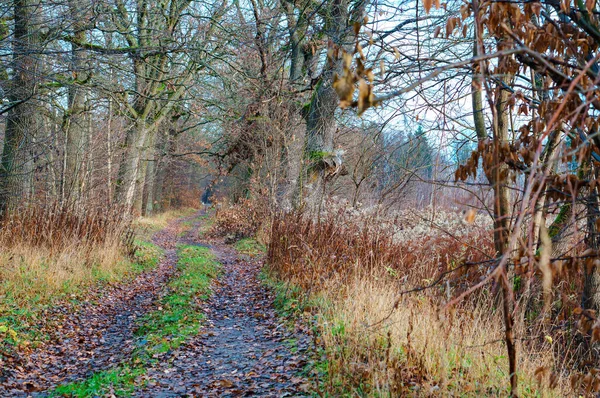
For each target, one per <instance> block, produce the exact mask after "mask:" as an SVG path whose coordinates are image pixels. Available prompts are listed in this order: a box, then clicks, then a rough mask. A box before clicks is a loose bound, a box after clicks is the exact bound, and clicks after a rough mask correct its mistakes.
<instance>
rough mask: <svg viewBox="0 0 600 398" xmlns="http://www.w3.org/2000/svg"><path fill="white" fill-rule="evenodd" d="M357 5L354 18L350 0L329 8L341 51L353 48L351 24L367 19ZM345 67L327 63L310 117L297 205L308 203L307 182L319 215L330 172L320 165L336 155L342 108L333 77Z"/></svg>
mask: <svg viewBox="0 0 600 398" xmlns="http://www.w3.org/2000/svg"><path fill="white" fill-rule="evenodd" d="M353 5H354V8H353V10H352V16H350V11H349V6H350V4H349V2H348V1H347V0H336V1H333V2H332V3H331V6H330V9H329V14H328V15H329V16H328V18H327V20H326V26H325V30H326V32H327V34H328V36H329V38H330V40H331V41H332V42H333V43H334V44H335V45H337V46H339V47H341V48H344V47H348V46H349V45H351V43H350V41H351V40H350V38H351V35H352V34H353V32H352V29H351V28H350V26H349V22H352V21H359V20H361V19H362V17H363V13H364V6H365V2H364V1H359V2H357V3H355V4H353ZM350 17H351V18H350ZM350 19H352V21H350ZM346 50H348V51H350V50H351V49H350V48H346ZM341 68H342V60H341V59H328V60H327V63H326V65H325V67H324V68H323V72H322V74H321V77H320V79H319V84H318V86H317V89H316V92H315V93H314V95H313V98H312V101H311V103H310V105H309V106H310V109H309V110H308V112H307V116H306V136H305V144H304V163H303V167H302V168H301V169H302V170H301V175H300V178H299V179H298V181H299V183H298V189H297V193H296V195H295V200H294V205H295V207H303V205H304V203H305V202H304V195H305V192H304V188H305V183H306V182H308V183H309V184H310V190H309V192H308V198H307V200H306V204H307V205H308V208H309V209H310V210H311V211H313V212H315V211H316V212H319V208H320V206H321V203H322V201H323V198H324V195H325V176H326V173H327V170H326V169H324V168H323V167H319V166H320V165H319V164H317V163H320V161H321V160H322V158H323V156H324V155H325V156H327V155H331V154H332V152H333V140H334V135H335V131H336V127H337V124H336V120H335V111H336V110H337V108H338V103H339V98H338V96H337V93H336V92H335V90H334V88H333V85H332V84H333V74H334V73H336V72H337V73H340V74H341Z"/></svg>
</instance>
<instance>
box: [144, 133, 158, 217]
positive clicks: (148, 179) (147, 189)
mask: <svg viewBox="0 0 600 398" xmlns="http://www.w3.org/2000/svg"><path fill="white" fill-rule="evenodd" d="M155 141H156V133H155V134H150V137H149V142H148V150H147V151H146V156H145V158H146V159H145V163H146V175H145V178H144V192H143V195H142V200H143V203H142V215H144V216H149V215H151V214H152V212H153V209H154V185H155V182H156V152H157V151H156V142H155Z"/></svg>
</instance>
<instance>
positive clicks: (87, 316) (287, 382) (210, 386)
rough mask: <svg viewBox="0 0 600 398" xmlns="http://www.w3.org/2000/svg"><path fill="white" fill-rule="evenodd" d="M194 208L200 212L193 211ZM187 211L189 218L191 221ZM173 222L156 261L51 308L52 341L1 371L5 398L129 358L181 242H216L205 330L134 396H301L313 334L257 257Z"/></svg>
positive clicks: (151, 373)
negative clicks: (276, 300)
mask: <svg viewBox="0 0 600 398" xmlns="http://www.w3.org/2000/svg"><path fill="white" fill-rule="evenodd" d="M197 216H198V215H196V216H195V217H194V218H197ZM191 219H193V218H189V219H187V220H191ZM182 221H184V220H178V221H177V222H174V223H172V224H171V225H169V227H167V228H166V229H165V230H163V231H161V232H159V233H158V234H156V235H155V237H154V238H153V240H154V242H155V243H156V244H158V245H159V246H161V247H163V248H164V249H165V253H166V255H165V258H164V259H163V261H162V262H161V263H160V264H159V266H158V267H156V268H155V269H153V270H151V271H148V272H145V273H143V274H141V275H139V276H138V277H137V278H135V279H134V280H133V281H130V282H128V283H123V284H118V285H116V286H112V287H109V288H105V289H104V290H99V291H96V292H92V294H91V298H90V299H88V300H87V301H86V302H85V303H84V304H83V305H82V306H80V307H78V309H77V310H76V311H74V309H73V308H69V307H67V306H65V307H62V308H56V309H54V310H53V311H52V313H49V314H47V315H48V316H47V317H48V319H50V318H52V319H59V321H58V322H56V324H57V325H58V327H57V328H56V331H55V333H53V335H52V336H51V339H50V343H48V344H46V345H44V346H42V347H40V348H39V349H37V350H35V351H34V352H32V353H29V354H27V355H23V356H22V357H20V358H18V359H15V360H14V361H12V362H11V363H10V364H9V365H10V366H9V367H8V368H7V369H4V370H3V373H2V379H1V380H0V397H2V398H4V397H28V396H33V397H39V396H46V395H47V394H46V393H45V391H48V390H51V389H52V388H53V387H56V386H57V385H59V384H64V383H67V382H70V381H75V380H82V379H85V378H87V377H89V376H90V375H91V374H93V373H94V372H98V371H100V370H105V369H109V368H112V367H114V366H116V365H118V364H119V363H120V362H122V361H123V360H126V359H127V358H128V357H129V356H130V354H131V352H132V351H133V350H134V348H135V346H136V341H135V337H134V331H135V328H136V319H138V318H139V317H140V315H143V314H145V313H147V312H149V311H153V310H156V309H157V308H156V302H157V298H159V297H161V295H162V294H164V286H165V284H166V283H167V282H168V281H169V280H170V278H172V277H173V275H174V274H175V272H176V265H177V253H176V250H175V247H176V244H177V243H178V242H179V243H186V244H197V245H205V246H208V247H210V248H211V249H212V250H213V252H214V253H215V255H216V257H217V259H218V260H219V262H220V263H221V264H222V268H223V275H222V276H221V277H220V278H219V279H218V280H215V281H214V282H213V295H212V297H211V298H210V299H209V300H208V301H207V302H206V303H205V304H204V308H203V311H204V313H205V314H206V315H207V319H206V322H205V323H204V325H203V327H202V330H201V331H200V333H199V334H198V335H197V336H196V337H194V338H192V339H191V340H189V341H188V342H186V343H184V344H183V345H182V346H180V347H179V348H178V349H177V350H176V351H174V352H170V353H166V354H164V356H163V357H161V358H160V360H159V361H158V364H157V365H156V367H154V368H150V369H148V372H147V373H146V374H145V375H144V376H142V377H143V378H142V379H139V380H137V383H136V384H137V385H138V386H140V387H139V388H138V390H137V391H136V392H135V394H134V395H135V396H138V397H183V396H185V397H240V396H259V397H285V396H293V397H302V396H305V395H307V394H306V393H305V392H304V390H306V385H307V384H306V382H305V380H303V379H301V378H299V377H297V375H298V372H299V370H300V369H301V367H302V366H303V365H304V363H305V361H304V358H303V353H304V352H305V350H306V347H307V346H308V337H306V336H304V335H302V334H300V335H299V336H300V337H299V338H298V335H295V334H292V333H291V332H290V331H289V330H288V329H287V328H286V327H284V326H283V325H282V324H281V323H280V321H279V319H278V317H277V315H276V314H275V310H274V308H273V304H272V303H273V297H272V295H271V294H270V293H269V291H268V290H267V289H266V288H265V287H264V286H263V285H261V283H260V281H259V279H258V275H259V272H260V267H261V262H260V261H259V260H255V259H251V258H249V257H247V256H240V255H238V254H237V252H236V251H235V250H234V249H232V248H231V247H229V246H226V245H224V244H222V243H221V242H211V244H210V245H208V244H203V243H201V242H200V241H199V240H198V238H197V233H196V231H197V230H198V227H199V223H200V222H201V221H198V223H196V225H194V227H193V228H192V230H191V231H189V232H188V233H187V234H185V235H184V236H183V237H179V236H178V233H179V228H178V225H180V223H181V222H182Z"/></svg>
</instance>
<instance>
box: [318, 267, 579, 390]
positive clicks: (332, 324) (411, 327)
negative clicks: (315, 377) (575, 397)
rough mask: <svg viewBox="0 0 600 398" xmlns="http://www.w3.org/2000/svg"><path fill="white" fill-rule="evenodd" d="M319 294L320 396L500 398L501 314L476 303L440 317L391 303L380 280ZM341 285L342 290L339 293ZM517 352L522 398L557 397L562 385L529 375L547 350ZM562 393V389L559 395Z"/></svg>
mask: <svg viewBox="0 0 600 398" xmlns="http://www.w3.org/2000/svg"><path fill="white" fill-rule="evenodd" d="M330 283H331V285H330V286H329V287H325V288H324V289H323V290H320V292H319V296H320V298H321V300H320V303H321V304H320V305H319V306H318V314H319V317H320V319H321V322H320V323H319V326H320V339H321V344H322V347H323V351H324V352H325V355H326V358H327V362H328V366H329V369H328V371H329V374H328V376H327V377H326V380H327V381H326V383H325V384H326V385H325V386H324V387H325V388H324V389H326V390H328V392H329V393H330V394H332V395H344V394H350V395H354V396H383V397H385V396H473V397H476V396H507V395H508V394H509V391H508V383H507V380H508V376H507V374H508V364H507V361H506V359H505V348H504V343H503V340H502V339H503V332H502V327H501V325H502V320H501V318H500V314H498V313H490V311H489V310H488V309H489V308H491V307H492V306H493V303H491V302H487V303H480V305H478V306H477V307H476V308H475V309H472V310H466V309H462V310H460V309H459V310H456V311H455V312H454V313H453V314H452V315H450V314H449V313H445V312H441V311H440V306H439V303H438V302H437V301H436V300H435V299H432V298H429V297H424V296H414V297H406V298H405V299H402V300H401V301H400V303H399V305H398V308H397V309H396V310H393V311H392V309H393V308H394V305H395V303H396V300H397V298H398V296H397V294H396V292H397V289H396V288H395V287H396V285H395V283H391V282H390V281H389V279H387V278H385V277H382V278H364V277H363V278H354V279H353V280H351V281H346V282H344V284H343V285H341V284H340V283H336V282H335V281H331V282H330ZM342 286H343V288H342ZM540 348H542V349H541V350H540V352H536V353H535V354H534V353H531V352H526V351H523V350H520V352H521V354H520V362H521V363H520V369H522V370H523V372H522V374H521V375H520V379H521V389H520V391H521V393H522V395H523V396H539V395H544V396H564V394H565V392H566V391H565V390H564V389H565V388H566V386H567V385H568V383H567V382H566V380H564V379H563V380H560V381H559V382H560V383H559V386H558V387H557V388H556V389H548V388H545V386H544V384H542V388H541V389H540V388H539V387H538V385H537V383H536V382H535V370H536V369H538V368H540V367H542V366H547V367H550V368H551V367H552V365H553V364H554V363H555V358H554V357H553V353H552V349H551V347H550V344H549V343H546V345H545V346H544V347H540ZM561 389H563V390H561Z"/></svg>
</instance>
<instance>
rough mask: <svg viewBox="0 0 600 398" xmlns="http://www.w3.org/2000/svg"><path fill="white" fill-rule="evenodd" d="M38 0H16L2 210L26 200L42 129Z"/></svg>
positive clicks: (0, 199)
mask: <svg viewBox="0 0 600 398" xmlns="http://www.w3.org/2000/svg"><path fill="white" fill-rule="evenodd" d="M38 9H39V0H15V1H14V40H13V70H14V71H16V72H15V74H14V77H13V79H12V81H11V82H10V84H9V88H10V93H9V99H10V101H11V102H13V103H15V104H16V106H15V107H14V108H12V109H11V110H10V111H9V112H8V115H7V118H6V132H5V138H4V148H3V151H2V168H1V170H0V212H2V213H4V212H5V211H6V210H7V209H10V208H14V207H17V206H18V205H22V204H25V203H27V201H28V200H29V198H30V196H31V193H32V189H33V156H32V152H31V151H32V142H33V136H34V134H36V133H37V132H38V131H39V130H40V129H41V119H40V116H39V112H40V110H39V104H38V103H37V98H36V96H37V94H36V82H37V81H38V76H36V75H37V74H38V73H39V69H40V65H39V48H38V47H39V45H40V35H39V33H38V29H39V26H37V25H38V24H37V23H36V21H37V13H38V12H39V10H38Z"/></svg>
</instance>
